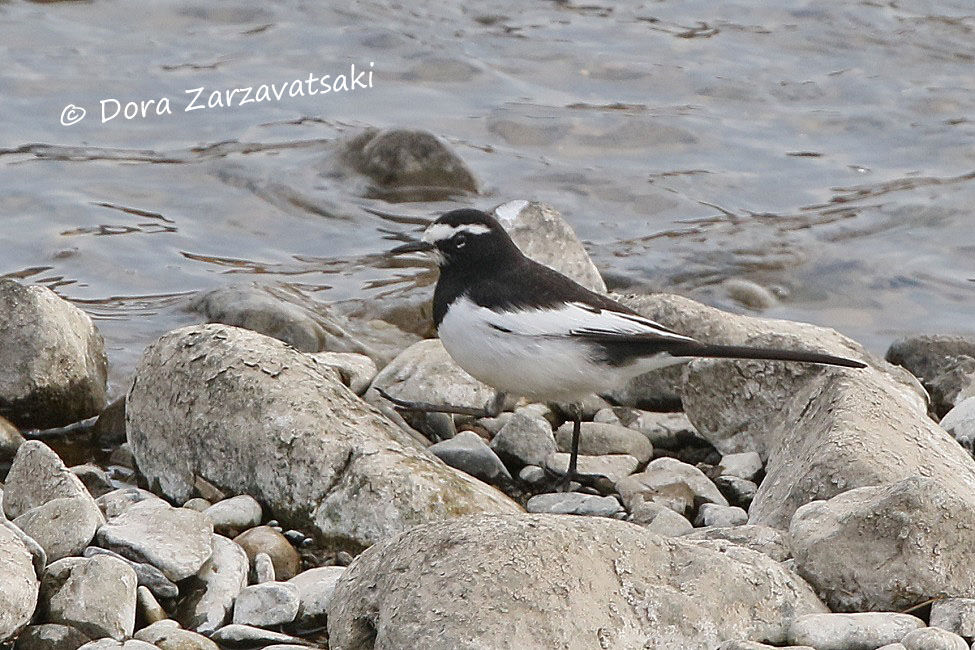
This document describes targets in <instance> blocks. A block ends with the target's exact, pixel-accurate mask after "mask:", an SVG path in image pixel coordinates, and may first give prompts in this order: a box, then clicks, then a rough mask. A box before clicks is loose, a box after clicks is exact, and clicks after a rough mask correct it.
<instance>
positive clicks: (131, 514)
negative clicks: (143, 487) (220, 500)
mask: <svg viewBox="0 0 975 650" xmlns="http://www.w3.org/2000/svg"><path fill="white" fill-rule="evenodd" d="M212 536H213V524H212V523H211V522H210V520H209V519H208V518H207V517H205V516H204V515H203V514H202V513H199V512H196V511H194V510H188V509H186V508H173V507H170V506H169V505H167V504H164V503H156V502H154V501H146V502H142V503H137V504H135V505H133V506H130V507H129V508H128V509H126V510H125V512H123V513H122V514H120V515H118V516H117V517H114V518H112V519H110V520H109V521H108V523H106V524H105V525H104V526H102V527H101V528H99V529H98V543H99V545H101V546H102V547H104V548H107V549H109V550H112V551H115V552H116V553H118V554H120V555H123V556H125V557H127V558H129V559H130V560H133V561H135V562H146V563H148V564H151V565H153V566H154V567H156V568H157V569H159V570H160V571H162V572H163V573H164V574H165V575H166V577H167V578H169V579H170V580H172V581H174V582H179V581H180V580H182V579H183V578H188V577H189V576H191V575H193V574H194V573H196V572H197V571H199V570H200V567H202V566H203V563H204V562H206V561H207V560H208V559H209V558H210V554H211V553H212V552H213V547H212V544H211V541H210V540H211V538H212Z"/></svg>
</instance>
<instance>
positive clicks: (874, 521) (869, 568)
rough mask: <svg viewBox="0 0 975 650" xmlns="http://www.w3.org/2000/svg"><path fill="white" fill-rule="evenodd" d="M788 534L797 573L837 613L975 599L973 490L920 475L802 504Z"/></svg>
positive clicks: (974, 506) (897, 608) (974, 515)
mask: <svg viewBox="0 0 975 650" xmlns="http://www.w3.org/2000/svg"><path fill="white" fill-rule="evenodd" d="M789 532H790V534H791V536H792V540H793V552H794V554H795V560H796V569H797V571H798V573H799V574H800V575H802V576H803V577H804V578H805V579H806V580H808V581H809V583H810V584H811V585H813V586H814V587H815V588H816V589H817V591H818V592H819V593H820V594H822V595H824V597H825V600H826V602H827V604H829V605H830V607H831V609H833V610H834V611H837V610H839V611H868V610H894V611H896V610H902V609H905V608H907V607H910V606H912V605H915V604H917V603H920V602H923V601H926V600H928V599H930V598H934V597H938V596H967V595H969V594H973V593H975V573H973V572H972V571H971V570H970V563H971V557H972V555H973V554H975V492H970V493H967V494H964V495H959V494H953V493H951V492H949V491H947V490H945V489H944V488H943V487H942V485H941V484H940V483H939V482H938V481H937V480H935V479H931V478H922V477H920V476H916V477H912V478H909V479H905V480H903V481H900V482H897V483H893V484H888V485H884V486H874V487H863V488H857V489H855V490H849V491H847V492H844V493H843V494H840V495H839V496H836V497H833V498H832V499H830V500H829V501H815V502H813V503H810V504H808V505H805V506H803V507H802V508H800V509H799V510H797V511H796V514H795V517H793V520H792V526H791V527H790V531H789ZM814 645H815V644H814Z"/></svg>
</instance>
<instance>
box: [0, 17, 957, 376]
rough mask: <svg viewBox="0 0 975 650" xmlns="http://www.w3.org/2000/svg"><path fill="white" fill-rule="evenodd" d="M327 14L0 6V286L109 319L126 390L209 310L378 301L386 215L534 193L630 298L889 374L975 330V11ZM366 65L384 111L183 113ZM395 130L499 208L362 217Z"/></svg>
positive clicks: (332, 103) (278, 107)
mask: <svg viewBox="0 0 975 650" xmlns="http://www.w3.org/2000/svg"><path fill="white" fill-rule="evenodd" d="M330 4H333V5H337V4H339V3H309V2H299V1H297V0H282V1H280V2H276V3H267V2H253V1H248V0H244V1H242V2H235V3H216V2H203V1H200V0H154V1H153V2H152V3H140V4H139V5H138V7H136V5H134V4H132V3H119V2H105V1H101V0H96V1H95V2H91V3H88V2H61V3H32V2H23V1H19V0H17V1H3V0H0V62H2V64H0V117H2V120H0V220H2V221H0V223H2V235H0V238H2V239H0V275H9V276H13V277H18V278H22V279H23V280H24V281H26V282H33V283H38V284H44V285H47V286H49V287H51V288H52V289H54V290H55V291H57V292H58V293H59V294H60V295H62V296H63V297H65V298H67V299H69V300H71V301H73V302H75V304H77V305H79V306H80V307H82V308H83V309H85V310H87V311H88V312H89V313H90V314H91V315H92V316H93V317H94V318H96V319H97V323H98V326H99V328H100V329H101V331H102V332H103V333H104V335H105V337H106V341H107V343H108V346H109V354H110V360H111V363H112V387H113V390H114V391H115V392H118V391H119V390H121V389H122V388H123V387H124V383H125V378H126V376H127V375H128V374H129V373H130V372H131V368H132V367H133V365H134V363H135V362H136V360H137V359H138V356H139V354H140V353H141V350H142V349H143V347H144V346H145V345H146V344H147V343H148V342H150V341H151V340H152V339H153V338H155V337H156V336H158V335H159V334H161V333H162V332H164V331H166V330H168V329H171V328H173V327H176V326H179V325H183V324H187V323H189V322H193V321H195V320H196V317H194V316H192V315H189V314H187V313H185V311H183V310H182V309H181V307H180V306H181V305H182V303H183V301H184V300H185V296H186V295H189V294H192V293H193V292H196V291H199V290H203V289H209V288H214V287H219V286H223V285H226V284H231V283H247V282H250V281H256V282H260V283H265V284H272V285H275V286H277V287H279V288H282V289H285V290H287V291H289V292H291V293H292V294H294V295H297V296H298V297H299V298H300V299H301V300H303V301H307V302H309V303H331V302H334V301H347V300H351V299H366V300H368V299H370V298H372V297H374V296H376V295H377V294H378V293H379V292H382V291H383V290H384V289H383V287H382V284H383V281H384V280H385V279H387V278H388V277H389V275H390V273H391V271H390V269H387V268H380V266H379V265H377V264H376V262H375V260H376V258H375V257H373V256H372V254H374V253H376V252H377V251H381V250H383V249H385V248H388V247H389V246H390V245H391V244H390V242H389V240H388V236H389V235H388V233H389V231H403V230H406V229H407V228H408V227H407V226H405V225H403V224H401V223H397V222H396V221H390V220H388V219H384V218H382V217H380V216H377V215H376V214H375V212H376V211H378V212H386V213H394V214H397V215H403V216H407V217H429V216H431V215H433V214H434V213H436V212H438V211H442V210H445V209H449V208H452V207H458V206H461V205H474V206H477V207H482V208H490V207H493V206H494V205H497V204H498V203H501V202H504V201H508V200H512V199H538V200H543V201H546V202H549V203H551V204H552V205H554V206H555V207H556V208H558V209H559V210H560V211H561V212H562V213H563V215H564V216H565V217H566V218H567V219H568V220H569V221H570V222H571V224H572V225H573V226H574V227H575V229H576V231H577V232H578V233H579V235H580V237H582V239H583V240H584V241H585V242H586V246H587V248H588V249H589V251H590V252H591V254H592V256H593V258H594V260H595V262H596V264H597V265H598V266H599V268H600V270H601V271H602V272H603V274H604V276H605V277H606V279H607V282H608V284H609V285H610V287H611V288H617V289H628V290H669V291H676V292H679V293H684V294H686V295H690V296H692V297H695V298H698V299H701V300H704V301H706V302H709V303H711V304H716V305H719V306H722V307H725V308H729V309H733V310H735V311H739V312H748V311H749V309H748V308H747V307H746V306H744V305H741V304H738V303H737V302H736V301H735V299H734V298H733V297H732V295H731V292H729V290H728V288H727V287H728V285H727V283H726V281H727V280H728V279H729V278H733V279H737V280H748V281H751V282H755V283H757V284H758V285H761V286H763V287H765V288H767V289H769V290H771V291H772V292H774V293H775V294H776V295H777V296H778V301H777V302H776V303H775V304H774V305H771V306H767V307H765V308H761V309H758V310H754V312H753V313H761V314H763V315H766V316H770V317H781V318H790V319H799V320H804V321H810V322H814V323H819V324H824V325H829V326H832V327H835V328H837V329H839V330H840V331H842V332H844V333H846V334H848V335H850V336H852V337H853V338H855V339H857V340H859V341H861V342H863V343H864V344H865V345H867V346H868V348H870V349H872V350H873V351H875V352H878V353H882V352H883V351H884V350H885V349H886V346H887V345H888V344H889V343H890V341H891V340H893V339H894V338H896V337H899V336H902V335H905V334H910V333H953V332H957V333H975V319H973V317H972V313H973V311H972V306H973V304H975V282H972V281H970V278H975V5H973V4H972V2H971V0H929V1H925V0H918V1H916V2H911V3H897V2H880V1H861V2H855V1H851V0H815V1H810V2H798V1H797V2H774V1H773V2H759V1H758V0H754V1H752V2H733V1H732V2H721V3H714V2H705V1H703V0H683V1H681V2H676V1H658V2H636V3H628V2H619V3H602V2H598V1H597V2H591V1H587V0H578V1H565V2H551V1H536V2H530V3H529V2H516V1H514V0H506V1H494V2H481V3H463V5H465V6H462V4H461V3H457V4H455V5H450V4H447V3H441V2H433V1H430V0H420V1H416V2H408V3H399V2H388V1H383V0H376V1H371V2H369V1H364V2H348V3H342V4H343V5H345V6H343V7H341V8H338V7H329V6H328V5H330ZM466 5H476V6H466ZM370 64H371V65H370ZM353 65H354V66H355V68H356V72H357V73H361V72H362V71H364V70H369V71H372V73H373V75H372V87H371V88H370V87H367V88H361V87H357V88H356V89H354V90H348V91H344V90H341V89H339V90H333V91H332V92H330V93H327V94H322V93H319V94H317V95H316V96H314V97H312V96H309V95H306V96H296V97H289V96H283V97H282V98H281V99H280V100H274V101H261V102H256V101H255V102H248V103H246V104H240V100H241V99H242V97H241V96H239V95H237V96H235V97H234V98H232V99H231V101H230V102H229V103H230V105H229V106H223V107H220V106H214V107H210V108H202V109H198V110H189V111H187V110H186V108H187V107H189V105H190V104H189V102H190V100H191V99H192V97H193V95H194V93H195V91H194V92H190V93H187V92H186V91H187V90H190V91H193V89H197V88H203V89H204V90H203V91H201V99H200V100H199V101H200V102H201V103H203V104H204V105H205V104H206V98H207V97H208V96H209V94H210V93H211V92H212V91H214V90H218V91H221V92H222V93H223V95H222V96H224V97H226V92H225V91H227V90H231V89H234V88H243V87H246V86H251V87H253V88H257V87H259V86H260V85H261V84H265V83H272V82H273V83H275V84H279V85H280V84H283V83H286V82H290V81H293V80H301V82H300V83H299V85H302V84H304V83H305V81H304V80H306V79H307V78H308V77H309V75H312V76H314V77H321V76H322V75H326V74H328V75H331V77H330V78H331V79H335V78H336V76H337V75H339V74H346V75H349V73H350V72H351V66H353ZM362 81H363V82H364V81H365V77H363V78H362ZM309 87H310V86H309ZM163 98H167V100H168V106H167V108H168V112H166V111H162V114H157V112H158V111H159V108H160V107H161V105H162V103H163V102H162V99H163ZM103 100H105V101H104V103H105V106H106V108H107V109H108V113H107V114H106V115H104V118H111V115H112V111H113V109H114V108H115V106H116V104H114V103H113V102H112V101H111V100H116V101H117V102H118V106H119V107H121V106H123V105H125V104H126V103H127V102H130V101H132V102H136V103H137V104H139V103H140V102H147V103H146V114H145V116H144V117H143V116H142V115H141V114H139V115H137V116H135V117H133V118H132V119H126V118H125V116H124V115H123V114H122V113H121V112H120V114H119V115H117V116H115V117H114V118H111V119H106V120H105V121H103V115H102V107H101V106H102V102H103ZM149 100H155V103H154V104H148V102H149ZM68 105H75V106H77V107H80V108H83V109H85V111H86V112H87V114H86V116H85V118H84V119H83V120H82V121H80V122H78V123H75V124H73V125H70V126H64V125H62V123H61V119H62V117H65V118H72V117H76V116H77V115H78V113H77V112H75V113H73V114H72V112H71V111H66V112H64V115H62V112H63V111H64V109H65V107H66V106H68ZM141 110H142V106H141V105H140V106H139V112H141ZM69 121H70V120H69ZM370 126H376V127H408V128H419V129H427V130H429V131H431V132H433V133H435V134H436V135H438V136H439V137H440V138H441V139H442V140H443V141H444V142H446V143H447V144H448V145H449V146H450V147H451V148H452V149H453V150H454V151H455V152H456V153H457V154H458V155H459V156H460V157H462V158H463V159H464V161H465V162H466V163H467V164H468V165H469V166H470V168H471V169H472V170H473V171H474V173H475V175H476V176H477V178H478V180H479V183H480V193H479V195H476V196H473V195H472V196H466V197H457V198H455V199H453V200H452V201H449V202H447V201H440V202H423V203H420V202H406V203H404V202H400V203H390V202H387V201H383V200H380V199H375V198H368V197H367V196H364V194H365V193H364V192H363V191H362V187H363V184H362V182H361V181H358V180H356V179H354V178H349V177H347V176H345V177H343V176H341V175H335V174H333V173H330V171H329V170H330V166H329V164H328V162H327V161H328V160H329V157H330V156H331V152H332V151H333V150H334V144H335V142H336V141H338V140H340V139H344V138H348V137H351V136H354V135H355V134H357V133H359V132H361V131H362V130H363V129H364V128H366V127H370ZM397 272H401V271H397Z"/></svg>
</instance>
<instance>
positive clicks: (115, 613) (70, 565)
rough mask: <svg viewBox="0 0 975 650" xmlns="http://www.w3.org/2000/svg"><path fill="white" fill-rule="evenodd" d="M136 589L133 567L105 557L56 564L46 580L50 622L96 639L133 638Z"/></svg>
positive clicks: (69, 560) (76, 559) (71, 559)
mask: <svg viewBox="0 0 975 650" xmlns="http://www.w3.org/2000/svg"><path fill="white" fill-rule="evenodd" d="M137 585H138V581H137V579H136V575H135V571H133V570H132V567H130V566H129V565H128V564H126V563H125V562H122V561H121V560H116V559H115V558H112V557H108V556H106V555H96V556H95V557H92V558H89V559H81V558H65V559H63V560H60V561H59V562H54V563H52V564H51V565H50V566H48V568H47V571H46V572H45V578H44V600H45V601H46V602H45V605H46V608H47V612H48V621H49V622H51V623H63V624H65V625H71V626H73V627H76V628H78V629H79V630H81V631H82V632H84V633H85V634H87V635H88V636H90V637H92V638H94V639H99V638H101V637H105V636H110V637H112V638H113V639H122V638H124V637H126V636H130V635H131V634H132V631H133V628H134V627H135V603H136V587H137Z"/></svg>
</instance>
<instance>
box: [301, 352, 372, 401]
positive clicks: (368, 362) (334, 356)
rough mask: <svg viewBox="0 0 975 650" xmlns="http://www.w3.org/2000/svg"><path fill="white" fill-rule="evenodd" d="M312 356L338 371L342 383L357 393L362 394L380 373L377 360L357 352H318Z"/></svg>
mask: <svg viewBox="0 0 975 650" xmlns="http://www.w3.org/2000/svg"><path fill="white" fill-rule="evenodd" d="M311 357H312V358H313V359H314V360H315V361H317V362H318V363H321V364H323V365H326V366H328V367H330V368H334V369H335V370H337V371H338V373H339V375H340V376H341V377H342V383H343V384H345V385H346V386H348V387H349V389H350V390H351V391H352V392H353V393H355V394H356V395H362V394H364V393H365V392H366V389H367V388H369V384H371V383H372V380H373V379H375V377H376V375H377V374H378V373H379V369H378V368H376V362H375V361H373V360H372V359H370V358H369V357H367V356H366V355H364V354H357V353H355V352H316V353H314V354H312V355H311Z"/></svg>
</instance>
